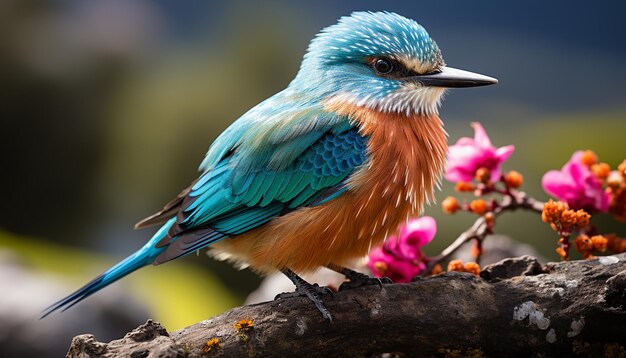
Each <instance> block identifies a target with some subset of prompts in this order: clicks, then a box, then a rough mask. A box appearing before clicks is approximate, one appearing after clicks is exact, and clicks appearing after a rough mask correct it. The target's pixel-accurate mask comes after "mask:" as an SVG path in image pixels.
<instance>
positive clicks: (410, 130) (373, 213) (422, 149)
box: [210, 104, 447, 273]
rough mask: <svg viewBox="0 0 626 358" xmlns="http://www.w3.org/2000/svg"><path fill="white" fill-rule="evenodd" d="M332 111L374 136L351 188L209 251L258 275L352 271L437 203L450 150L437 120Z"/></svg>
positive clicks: (355, 110)
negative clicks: (351, 265)
mask: <svg viewBox="0 0 626 358" xmlns="http://www.w3.org/2000/svg"><path fill="white" fill-rule="evenodd" d="M328 107H329V109H330V110H332V111H334V112H337V113H340V114H343V115H346V116H348V117H349V118H351V119H352V120H353V121H354V122H355V123H357V124H358V126H359V127H360V131H361V133H362V134H363V135H367V136H369V137H370V139H369V142H368V152H369V153H368V161H367V162H366V163H365V164H364V165H363V167H362V168H360V169H359V170H358V171H357V172H356V173H355V174H354V175H353V176H352V177H351V178H350V180H349V182H348V185H349V188H350V189H349V190H348V191H347V192H346V193H344V194H342V195H341V196H339V197H337V198H335V199H333V200H330V201H328V202H326V203H324V204H322V205H319V206H315V207H307V208H301V209H298V210H296V211H294V212H291V213H289V214H286V215H284V216H281V217H279V218H276V219H274V220H272V221H271V222H269V223H268V224H266V225H264V226H262V227H260V228H258V229H255V230H253V231H250V232H248V233H245V234H242V235H238V236H235V237H232V238H229V239H225V240H222V241H220V242H218V243H216V244H214V245H212V250H211V251H210V252H212V253H214V254H215V255H216V256H217V257H218V258H224V259H229V260H231V261H235V262H238V263H240V264H242V265H243V266H247V265H249V266H250V267H251V268H252V269H254V270H255V271H257V272H259V273H270V272H273V271H275V270H277V269H282V268H290V269H291V270H294V271H296V272H306V271H312V270H315V269H317V268H318V267H319V266H325V265H327V264H329V263H335V264H339V265H346V264H347V263H348V262H349V261H350V260H353V259H355V258H358V257H362V256H364V255H366V254H367V253H368V252H369V250H370V248H371V247H372V246H375V245H378V244H379V243H381V242H382V241H383V240H384V239H385V238H386V237H387V236H388V235H390V234H394V233H395V232H396V231H397V229H398V227H399V226H400V224H402V223H404V222H406V220H407V219H408V218H410V217H413V216H417V215H419V214H420V213H421V211H422V206H423V203H424V202H425V201H430V200H432V199H433V191H434V188H435V186H436V185H437V184H438V182H439V179H440V177H441V173H442V171H443V166H444V162H445V155H446V151H447V141H446V132H445V131H444V130H443V124H442V122H441V120H440V119H439V117H438V116H437V115H429V116H422V115H413V116H406V115H403V114H388V113H381V112H378V111H374V110H371V109H368V108H363V107H355V106H352V105H345V104H331V105H329V106H328Z"/></svg>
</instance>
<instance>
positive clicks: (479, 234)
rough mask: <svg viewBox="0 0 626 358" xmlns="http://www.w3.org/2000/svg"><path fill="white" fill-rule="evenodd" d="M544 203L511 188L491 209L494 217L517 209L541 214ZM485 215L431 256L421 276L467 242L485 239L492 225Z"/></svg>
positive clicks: (427, 273)
mask: <svg viewBox="0 0 626 358" xmlns="http://www.w3.org/2000/svg"><path fill="white" fill-rule="evenodd" d="M544 204H545V203H543V202H541V201H539V200H536V199H535V198H533V197H530V196H528V194H526V193H525V192H523V191H517V190H510V191H508V192H507V195H506V196H504V197H503V198H502V201H501V202H500V203H499V205H498V206H497V207H495V208H494V209H493V210H492V211H490V213H492V214H493V219H495V218H496V217H498V216H499V215H500V214H502V213H503V212H505V211H515V210H517V209H524V210H530V211H534V212H536V213H539V214H541V211H542V210H543V205H544ZM485 216H486V215H483V216H481V217H479V218H478V219H476V221H474V224H473V225H472V226H471V227H470V228H469V229H467V230H465V231H464V232H463V233H462V234H461V235H459V237H458V238H457V239H456V240H454V242H453V243H452V244H450V246H448V247H446V248H445V249H444V250H443V251H442V252H441V254H439V255H437V256H435V257H432V258H430V260H429V261H428V263H427V264H426V269H425V270H424V271H423V272H422V273H421V276H422V277H425V276H428V275H429V274H430V273H431V272H432V270H433V268H434V267H435V266H436V265H437V264H440V263H441V262H442V261H445V260H446V259H448V258H449V257H450V256H451V255H452V254H454V253H455V252H456V251H457V250H458V249H460V248H461V247H462V246H463V245H465V244H466V243H467V242H469V241H471V240H474V239H475V240H483V239H484V238H485V237H486V236H487V235H489V233H490V225H489V224H488V223H487V219H486V218H485Z"/></svg>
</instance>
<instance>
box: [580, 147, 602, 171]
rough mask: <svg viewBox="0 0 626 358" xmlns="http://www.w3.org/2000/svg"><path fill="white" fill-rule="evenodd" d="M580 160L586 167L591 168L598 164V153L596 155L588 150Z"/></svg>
mask: <svg viewBox="0 0 626 358" xmlns="http://www.w3.org/2000/svg"><path fill="white" fill-rule="evenodd" d="M580 160H581V161H582V162H583V164H584V165H586V166H588V167H590V166H592V165H594V164H596V163H597V162H598V156H597V155H596V153H594V151H593V150H586V151H584V152H583V155H582V157H581V158H580Z"/></svg>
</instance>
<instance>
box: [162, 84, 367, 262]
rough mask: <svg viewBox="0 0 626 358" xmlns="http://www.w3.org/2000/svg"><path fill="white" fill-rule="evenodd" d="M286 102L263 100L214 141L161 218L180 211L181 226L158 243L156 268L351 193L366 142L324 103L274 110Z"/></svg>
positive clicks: (363, 157)
mask: <svg viewBox="0 0 626 358" xmlns="http://www.w3.org/2000/svg"><path fill="white" fill-rule="evenodd" d="M280 95H281V94H279V96H280ZM280 103H284V101H277V102H276V101H275V100H274V98H270V99H269V100H267V101H265V102H263V103H262V104H260V105H259V107H257V108H255V109H252V110H251V111H250V112H248V113H246V114H245V115H244V116H242V117H241V118H240V119H239V120H238V121H237V122H235V123H233V125H232V126H231V127H229V129H227V130H226V131H225V132H224V133H223V134H222V135H221V136H220V137H219V138H218V139H217V140H216V141H215V143H214V144H213V146H212V147H211V149H210V150H209V153H208V154H207V156H206V158H205V160H204V161H203V163H202V165H201V169H202V170H204V172H203V174H202V175H201V176H200V178H198V180H197V181H196V182H195V183H194V184H193V185H192V186H191V187H190V188H189V189H187V190H186V191H184V192H183V193H181V195H180V196H179V198H178V202H177V204H176V205H174V206H172V207H170V208H169V209H170V210H169V211H164V212H163V214H162V220H167V219H168V218H169V217H171V215H173V212H174V211H175V215H176V222H175V223H174V224H173V225H172V226H171V228H170V229H169V231H168V235H167V236H166V237H164V238H163V239H162V240H161V241H160V242H159V243H158V244H157V245H156V246H157V247H164V246H168V247H167V249H166V250H165V251H164V252H163V253H162V254H161V255H160V256H159V257H157V258H156V260H155V261H154V263H155V264H160V263H163V262H167V261H169V260H172V259H174V258H177V257H180V256H183V255H186V254H188V253H191V252H194V251H196V250H198V249H201V248H202V247H204V246H207V245H209V244H211V243H213V242H215V241H218V240H220V239H222V238H224V237H228V236H233V235H239V234H242V233H245V232H247V231H250V230H252V229H255V228H257V227H259V226H261V225H263V224H265V223H267V222H269V221H270V220H272V219H273V218H275V217H277V216H281V215H284V214H286V213H288V212H290V211H293V210H295V209H297V208H299V207H302V206H311V205H319V204H322V203H324V202H326V201H328V200H332V199H333V198H335V197H337V196H338V195H341V193H343V192H344V191H345V190H347V186H346V185H345V184H346V181H347V179H348V178H349V177H350V175H351V174H352V173H354V171H355V170H357V168H358V167H359V166H361V165H362V164H363V163H364V162H365V161H366V158H367V137H363V136H361V135H360V134H359V132H358V129H357V128H356V127H354V126H353V125H352V124H351V123H350V121H349V120H348V118H346V117H342V116H339V115H337V114H335V113H331V112H328V111H326V110H324V109H323V108H322V107H321V106H319V105H318V106H308V107H300V108H297V109H294V110H292V111H286V110H280V108H278V109H277V108H276V106H277V105H278V104H280ZM274 113H280V115H277V114H274ZM168 205H169V204H168ZM170 206H171V205H170ZM166 208H167V206H166ZM216 232H217V233H219V234H221V236H220V235H216V234H215V233H216Z"/></svg>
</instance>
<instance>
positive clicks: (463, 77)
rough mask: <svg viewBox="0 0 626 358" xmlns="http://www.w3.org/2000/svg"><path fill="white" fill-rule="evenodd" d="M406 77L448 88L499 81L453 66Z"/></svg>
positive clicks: (484, 84) (490, 83)
mask: <svg viewBox="0 0 626 358" xmlns="http://www.w3.org/2000/svg"><path fill="white" fill-rule="evenodd" d="M406 79H407V80H409V81H415V82H420V83H421V84H423V85H424V86H430V87H448V88H461V87H478V86H487V85H493V84H496V83H498V80H497V79H495V78H493V77H489V76H485V75H481V74H478V73H474V72H469V71H463V70H458V69H456V68H452V67H442V68H441V70H440V72H436V73H430V74H426V75H419V76H411V77H407V78H406Z"/></svg>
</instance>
